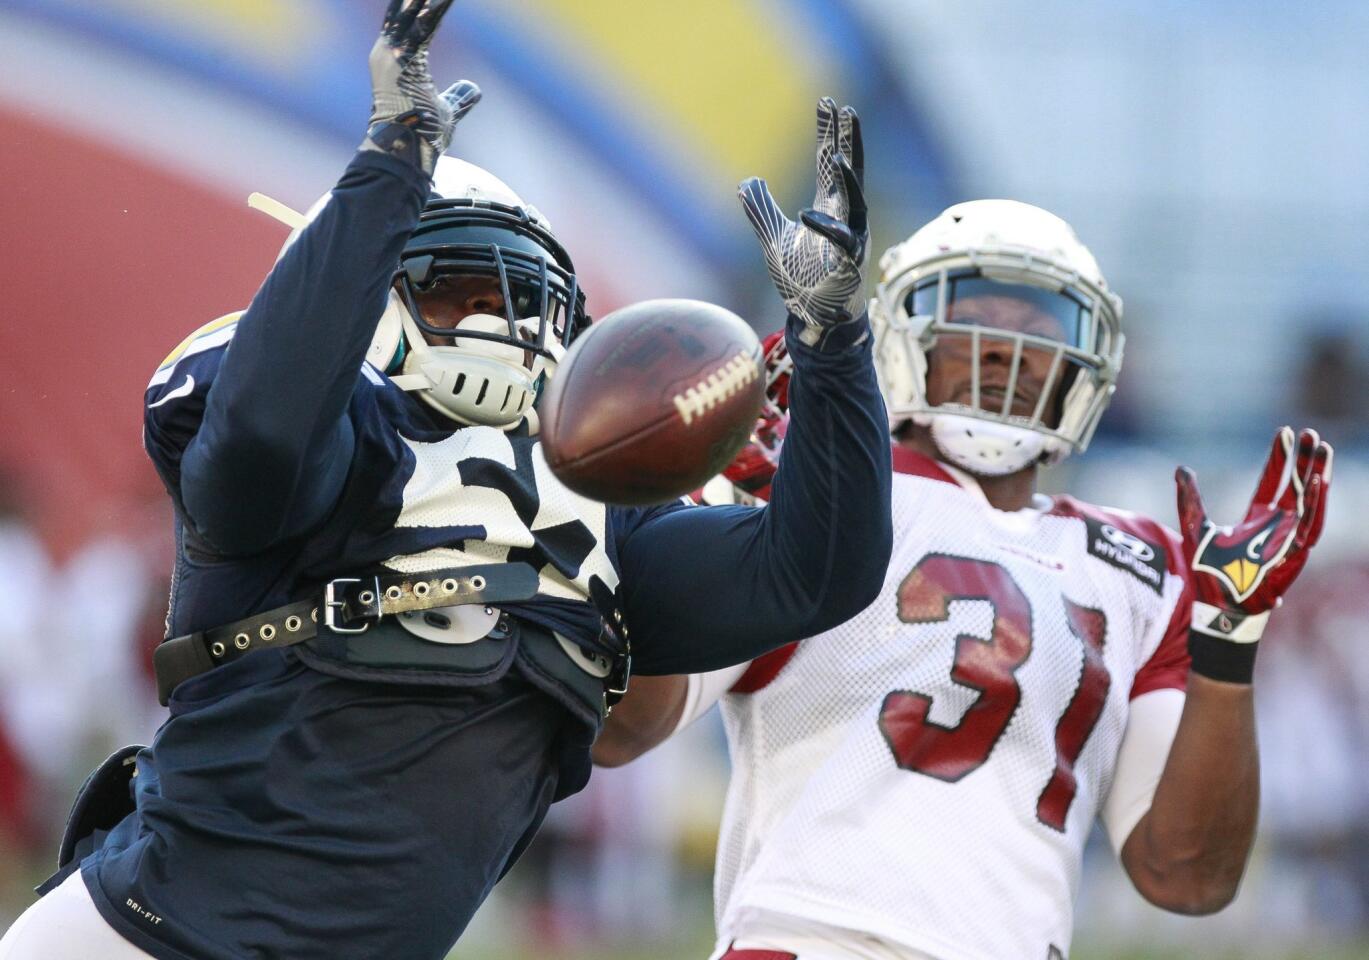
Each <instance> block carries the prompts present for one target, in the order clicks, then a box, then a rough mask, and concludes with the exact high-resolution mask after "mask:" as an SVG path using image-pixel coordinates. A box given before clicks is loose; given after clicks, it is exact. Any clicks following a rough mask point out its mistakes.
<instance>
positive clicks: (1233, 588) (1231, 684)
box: [1114, 427, 1331, 914]
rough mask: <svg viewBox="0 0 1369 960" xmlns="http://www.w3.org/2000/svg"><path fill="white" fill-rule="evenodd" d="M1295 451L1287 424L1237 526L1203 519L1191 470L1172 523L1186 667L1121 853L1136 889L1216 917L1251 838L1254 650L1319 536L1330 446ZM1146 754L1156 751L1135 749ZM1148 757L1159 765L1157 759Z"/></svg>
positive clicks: (1311, 436) (1312, 439)
mask: <svg viewBox="0 0 1369 960" xmlns="http://www.w3.org/2000/svg"><path fill="white" fill-rule="evenodd" d="M1294 451H1295V442H1294V437H1293V431H1292V430H1290V429H1289V428H1287V427H1284V428H1283V429H1282V430H1280V431H1279V433H1278V435H1277V436H1276V437H1275V438H1274V450H1273V453H1272V454H1271V456H1270V458H1269V462H1268V464H1267V465H1266V467H1265V471H1264V474H1263V476H1262V477H1261V479H1260V483H1259V486H1258V487H1257V488H1256V491H1255V497H1254V500H1253V502H1252V503H1251V506H1250V510H1249V511H1248V512H1247V514H1246V517H1245V519H1244V520H1243V521H1242V522H1241V523H1240V524H1237V525H1236V526H1235V527H1219V526H1217V525H1216V524H1214V523H1212V522H1211V521H1210V520H1208V518H1207V515H1206V512H1205V511H1204V509H1203V503H1202V499H1201V498H1200V497H1199V495H1198V488H1197V484H1196V481H1195V479H1194V477H1193V474H1192V472H1191V471H1188V470H1180V472H1179V476H1178V482H1179V521H1180V527H1181V530H1182V533H1183V537H1184V552H1185V556H1186V557H1187V558H1188V562H1189V566H1190V569H1191V571H1192V578H1193V590H1194V596H1195V600H1194V603H1193V619H1192V630H1191V632H1190V634H1189V652H1190V654H1191V656H1192V667H1191V669H1190V672H1189V682H1188V692H1187V696H1186V697H1185V698H1184V699H1183V704H1182V714H1180V716H1179V719H1178V724H1177V730H1176V731H1175V732H1174V740H1173V744H1172V746H1171V747H1170V749H1169V752H1168V757H1167V759H1163V772H1162V773H1161V774H1160V775H1159V782H1158V784H1157V785H1156V787H1155V793H1154V798H1153V800H1152V801H1151V804H1150V807H1149V810H1147V811H1146V812H1145V813H1144V814H1143V815H1142V816H1141V817H1140V819H1139V820H1138V821H1137V822H1136V825H1135V827H1134V828H1133V829H1132V830H1131V831H1130V833H1129V834H1128V835H1127V838H1126V841H1125V844H1124V845H1123V846H1122V849H1121V859H1122V865H1123V866H1124V868H1125V869H1126V871H1127V874H1128V876H1129V877H1130V878H1131V880H1132V883H1133V884H1134V885H1135V886H1136V889H1137V890H1138V891H1140V893H1141V894H1142V895H1143V896H1144V897H1145V898H1146V899H1147V900H1149V901H1150V902H1152V903H1154V904H1156V905H1157V906H1160V907H1163V908H1165V909H1167V910H1172V911H1175V912H1177V913H1189V914H1201V913H1211V912H1213V911H1216V910H1220V909H1221V908H1222V907H1224V906H1226V905H1227V904H1228V903H1230V902H1231V900H1232V898H1233V897H1235V895H1236V889H1237V887H1238V885H1239V883H1240V880H1241V876H1242V874H1243V873H1244V871H1245V864H1246V861H1247V859H1248V858H1249V856H1250V848H1251V845H1252V843H1253V841H1254V837H1255V819H1256V812H1257V810H1258V807H1259V793H1260V779H1259V749H1258V745H1257V744H1256V740H1255V714H1254V689H1253V687H1252V686H1251V677H1252V673H1253V670H1254V666H1255V651H1256V649H1257V644H1258V641H1259V638H1260V634H1261V633H1262V632H1263V630H1264V625H1265V622H1266V620H1268V618H1269V614H1270V612H1271V611H1272V610H1273V609H1274V607H1276V606H1277V605H1278V602H1279V598H1280V597H1282V596H1283V594H1284V592H1285V591H1287V589H1288V587H1289V586H1290V585H1291V584H1292V582H1293V580H1294V578H1296V577H1297V575H1298V573H1299V572H1300V571H1301V570H1302V567H1303V564H1304V563H1306V561H1307V551H1308V550H1310V549H1311V547H1312V546H1313V545H1315V544H1316V542H1317V538H1318V537H1320V536H1321V528H1322V521H1323V519H1324V517H1325V510H1326V493H1327V490H1328V488H1329V486H1330V481H1331V448H1330V446H1329V445H1327V444H1326V443H1324V442H1322V441H1321V440H1320V439H1319V438H1318V436H1317V434H1316V432H1315V431H1312V430H1304V431H1303V432H1302V434H1301V435H1300V436H1299V437H1298V438H1297V441H1296V454H1295V452H1294ZM1152 696H1155V695H1152ZM1150 709H1152V710H1156V711H1158V712H1155V713H1153V714H1152V722H1154V723H1156V724H1158V725H1164V724H1166V723H1172V721H1170V720H1165V718H1164V716H1165V713H1166V712H1169V713H1170V714H1171V715H1172V713H1173V712H1177V711H1178V709H1179V706H1178V704H1177V700H1176V702H1175V703H1173V704H1171V705H1165V704H1163V703H1160V702H1158V701H1157V702H1156V703H1155V704H1154V706H1153V707H1152V708H1150ZM1171 729H1173V728H1172V727H1171ZM1131 740H1132V731H1131V730H1130V729H1129V730H1128V733H1127V741H1131ZM1147 752H1148V753H1149V754H1150V755H1152V756H1154V755H1155V751H1153V750H1151V751H1144V750H1138V752H1137V754H1136V756H1137V757H1138V758H1140V757H1142V756H1143V755H1144V754H1145V753H1147ZM1162 756H1163V754H1161V757H1162ZM1126 761H1127V750H1126V746H1125V744H1124V749H1123V756H1122V761H1121V762H1119V769H1118V776H1117V780H1118V781H1121V780H1123V779H1128V780H1131V779H1135V778H1134V777H1132V776H1131V775H1130V774H1127V775H1126V776H1125V777H1124V773H1125V771H1124V769H1123V765H1124V764H1125V763H1126ZM1140 762H1141V763H1142V764H1144V763H1145V762H1146V761H1144V760H1141V761H1140ZM1150 762H1153V763H1156V764H1157V765H1158V762H1160V757H1156V758H1155V759H1154V760H1153V761H1150ZM1152 782H1153V781H1152ZM1114 789H1116V783H1114Z"/></svg>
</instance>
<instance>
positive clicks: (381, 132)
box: [361, 0, 480, 176]
mask: <svg viewBox="0 0 1369 960" xmlns="http://www.w3.org/2000/svg"><path fill="white" fill-rule="evenodd" d="M451 5H452V0H390V6H389V9H387V10H386V11H385V23H384V25H383V26H382V27H381V28H380V36H379V37H378V38H377V39H376V43H375V46H374V47H372V48H371V125H370V128H369V130H368V132H367V135H366V140H365V141H364V142H363V143H362V145H361V147H362V149H363V150H379V151H380V152H382V153H393V152H396V151H397V149H399V150H402V149H403V144H402V143H399V142H397V140H396V137H395V135H394V134H395V131H393V130H388V131H387V129H386V128H387V127H389V126H390V125H391V124H395V123H399V124H402V125H404V126H405V127H408V128H409V129H411V130H412V131H413V132H414V133H416V134H417V135H418V147H419V153H420V156H419V158H418V160H419V163H420V165H421V166H422V167H423V169H424V170H426V171H428V175H429V176H431V175H432V172H433V169H434V168H435V167H436V166H437V158H438V157H440V156H442V154H443V153H444V152H445V151H446V149H447V147H448V146H449V145H450V144H451V142H452V132H453V131H454V130H455V129H456V124H457V122H458V121H459V120H460V119H461V118H462V117H464V116H465V115H466V114H467V113H469V112H470V109H471V107H474V106H475V105H476V104H477V103H478V102H479V101H480V88H479V87H478V86H476V85H475V84H474V83H472V82H471V81H469V80H458V81H457V82H456V83H454V84H452V85H451V86H450V87H448V88H447V90H445V91H444V92H443V93H441V94H438V92H437V88H436V86H435V85H434V84H433V78H432V74H430V73H429V72H428V45H429V44H431V43H432V40H433V34H434V33H435V32H436V31H437V25H438V24H439V23H441V22H442V17H443V15H444V14H445V13H446V12H447V8H448V7H450V6H451Z"/></svg>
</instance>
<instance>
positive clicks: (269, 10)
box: [105, 0, 384, 66]
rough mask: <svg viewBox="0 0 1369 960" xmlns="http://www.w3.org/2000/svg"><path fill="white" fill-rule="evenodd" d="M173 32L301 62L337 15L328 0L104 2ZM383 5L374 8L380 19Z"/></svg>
mask: <svg viewBox="0 0 1369 960" xmlns="http://www.w3.org/2000/svg"><path fill="white" fill-rule="evenodd" d="M105 2H106V3H108V5H109V6H111V7H119V8H123V9H125V10H127V11H128V14H129V16H131V17H141V18H144V19H147V20H149V21H152V22H154V23H156V24H158V25H162V26H169V27H170V28H171V29H172V30H173V31H181V30H184V31H185V32H186V33H187V34H188V35H191V36H195V37H199V38H203V39H206V40H210V41H213V42H214V43H215V44H216V45H224V44H226V45H228V46H235V47H241V48H242V51H243V53H244V55H245V57H246V58H247V59H254V60H267V61H270V62H272V63H274V64H277V65H282V66H283V65H290V64H300V63H302V62H304V61H306V60H307V59H309V58H308V57H306V56H304V55H303V54H302V51H307V50H311V49H316V48H318V47H320V46H322V45H324V44H326V43H327V42H328V40H329V38H330V37H332V36H333V35H334V27H335V20H336V17H337V13H336V11H335V10H334V9H332V5H331V4H329V3H328V2H326V0H194V2H189V0H105ZM383 9H384V5H383V4H378V5H377V7H376V11H377V12H376V23H377V25H379V23H380V12H381V11H382V10H383Z"/></svg>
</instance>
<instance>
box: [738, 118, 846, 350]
mask: <svg viewBox="0 0 1369 960" xmlns="http://www.w3.org/2000/svg"><path fill="white" fill-rule="evenodd" d="M817 159H818V189H817V194H816V196H815V197H814V198H813V206H812V207H809V208H807V209H805V210H801V211H799V220H798V222H797V223H795V222H794V221H793V220H790V219H789V218H788V217H787V216H785V215H784V211H783V210H781V209H780V208H779V205H778V204H777V203H776V202H775V198H774V197H772V196H771V195H770V190H769V188H768V187H767V186H766V185H765V181H764V180H762V179H760V178H759V177H751V178H750V179H748V180H744V181H742V184H741V187H740V188H739V190H738V193H739V195H740V197H741V201H742V206H743V207H745V208H746V215H747V217H748V218H749V219H750V220H751V226H752V228H753V229H754V230H755V231H756V236H757V237H758V238H759V239H760V243H761V250H762V251H763V252H764V254H765V263H766V266H767V267H768V268H769V270H770V277H771V279H772V280H774V282H775V288H776V289H777V290H779V293H780V297H781V299H783V300H784V305H785V306H786V307H788V309H789V312H790V313H792V314H793V315H794V316H796V317H798V318H799V319H800V320H802V321H803V323H804V328H805V329H804V330H803V331H802V332H801V333H800V339H801V340H803V342H804V343H806V344H808V345H810V346H812V345H814V344H817V343H819V342H820V341H821V340H822V338H823V336H824V334H826V333H827V331H829V330H830V329H831V328H832V327H834V326H836V325H837V324H839V323H845V322H847V321H849V320H852V319H854V318H855V317H858V316H860V314H861V312H862V310H863V309H864V307H865V293H864V290H863V287H864V279H863V277H862V276H861V273H862V270H863V268H864V266H865V252H866V247H867V246H868V243H869V239H870V230H869V226H868V224H867V222H866V208H865V193H864V186H865V152H864V148H863V147H862V145H861V141H860V118H858V117H857V116H856V111H855V110H853V109H851V108H850V107H842V108H841V109H840V110H838V109H837V105H836V103H835V101H833V100H832V99H831V98H830V97H823V98H822V99H821V100H819V101H818V151H817Z"/></svg>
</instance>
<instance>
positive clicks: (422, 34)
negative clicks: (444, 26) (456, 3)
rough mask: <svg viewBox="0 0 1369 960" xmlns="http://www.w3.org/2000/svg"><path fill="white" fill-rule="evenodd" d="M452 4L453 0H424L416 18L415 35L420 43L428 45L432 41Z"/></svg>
mask: <svg viewBox="0 0 1369 960" xmlns="http://www.w3.org/2000/svg"><path fill="white" fill-rule="evenodd" d="M451 5H452V0H423V2H422V3H421V9H420V10H419V11H418V16H417V17H415V18H414V35H415V37H416V38H417V40H418V43H419V44H421V45H423V46H426V45H427V44H428V43H430V42H431V41H432V39H433V34H434V33H436V32H437V26H438V24H440V23H441V22H442V18H443V17H444V16H446V15H447V11H448V10H449V9H450V8H451Z"/></svg>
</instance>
